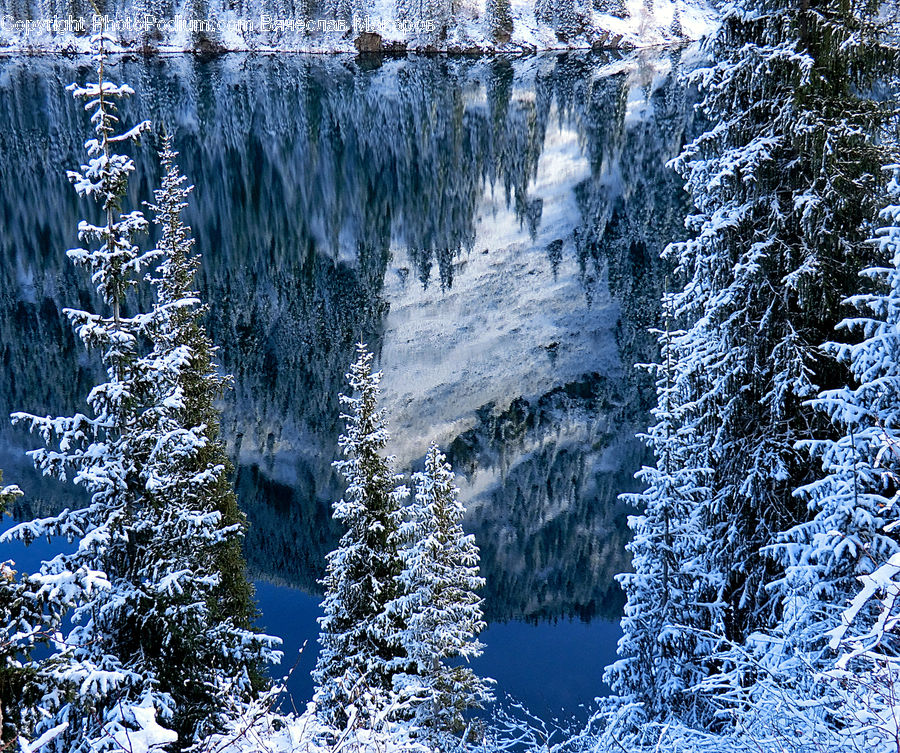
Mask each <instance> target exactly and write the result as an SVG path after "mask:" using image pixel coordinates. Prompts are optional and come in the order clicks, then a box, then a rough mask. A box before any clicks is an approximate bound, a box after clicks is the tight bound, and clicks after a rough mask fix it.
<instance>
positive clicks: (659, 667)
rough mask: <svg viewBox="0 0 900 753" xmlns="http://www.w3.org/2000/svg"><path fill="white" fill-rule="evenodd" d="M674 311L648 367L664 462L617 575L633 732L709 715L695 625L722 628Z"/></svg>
mask: <svg viewBox="0 0 900 753" xmlns="http://www.w3.org/2000/svg"><path fill="white" fill-rule="evenodd" d="M671 304H672V297H671V295H669V294H666V297H665V298H664V301H663V307H664V310H665V320H666V327H665V329H663V330H660V331H657V335H658V337H659V344H660V355H661V357H660V361H659V363H655V364H650V365H649V366H648V368H649V369H650V370H651V372H652V373H653V374H654V375H655V376H656V396H657V405H656V407H655V408H654V410H653V411H652V415H653V418H654V419H655V421H656V423H655V424H654V425H653V426H651V427H650V429H649V430H648V432H647V433H646V434H644V435H642V436H641V438H642V439H643V441H644V442H645V443H646V444H647V446H648V447H650V448H652V450H653V452H654V456H655V459H656V463H655V465H652V466H647V467H644V468H642V469H641V471H640V472H639V473H638V477H639V478H640V479H641V480H642V481H643V482H644V483H645V484H646V489H645V490H644V491H643V492H642V493H640V494H635V495H630V496H628V497H627V499H628V501H629V502H631V503H632V504H634V505H635V506H636V507H638V508H639V509H640V510H641V511H642V512H641V514H640V515H635V516H632V517H630V518H629V520H628V525H629V527H630V528H631V529H632V531H633V532H634V537H633V539H632V541H631V543H630V544H629V545H628V549H629V551H630V552H631V554H632V567H633V572H632V573H625V574H622V575H619V576H617V579H618V580H619V582H620V583H621V585H622V588H623V590H624V591H625V594H626V596H627V602H626V606H625V614H624V616H623V618H622V632H623V636H622V638H621V639H620V640H619V646H618V653H619V655H620V656H622V657H623V658H622V659H620V660H619V661H618V662H616V663H615V664H613V665H612V666H610V667H608V668H607V674H606V681H607V682H608V683H609V685H610V687H612V688H613V690H614V691H616V692H618V693H620V694H621V698H620V699H619V700H618V703H619V704H620V706H621V707H622V709H623V710H624V709H626V708H627V709H628V715H629V717H630V719H631V723H632V724H633V725H634V726H635V727H640V726H641V724H642V722H644V721H647V720H653V719H658V718H660V717H663V716H664V715H665V714H666V712H667V710H669V709H672V708H677V709H679V710H680V712H681V715H682V718H684V719H685V720H686V721H689V722H693V721H696V720H697V719H703V718H705V717H706V716H707V713H708V710H707V709H706V706H705V704H704V703H703V699H702V698H695V696H694V694H693V693H692V692H691V691H692V688H693V687H694V686H695V685H696V683H698V682H699V681H700V680H701V679H702V678H703V677H704V676H705V672H704V668H703V666H704V661H705V658H706V657H707V656H709V655H710V654H711V653H712V652H713V651H714V650H715V647H716V641H714V640H712V641H711V640H710V639H709V638H708V637H705V636H704V635H702V634H700V633H698V632H697V631H696V630H694V629H692V628H696V627H699V626H701V625H702V626H704V627H705V628H707V629H713V628H718V627H720V626H721V621H722V606H723V605H721V604H716V603H707V602H705V601H704V598H703V595H704V594H706V593H710V592H715V591H716V587H717V584H715V583H711V582H710V578H711V577H714V576H712V575H711V574H710V573H707V572H706V571H705V570H704V568H703V555H704V554H705V553H706V552H707V551H708V550H709V549H710V547H711V546H713V545H714V542H712V541H710V540H709V532H708V525H709V520H708V517H707V516H708V510H707V508H706V503H707V502H708V500H709V495H710V492H711V489H710V488H709V485H708V484H709V478H710V476H711V473H712V471H711V469H710V468H709V467H706V466H705V465H704V461H705V459H707V458H708V448H707V447H706V445H704V444H703V441H702V432H701V431H698V429H700V428H701V427H698V426H696V425H692V424H691V423H690V420H691V419H690V415H689V411H688V410H687V409H686V407H685V405H684V394H685V392H686V390H685V386H684V385H683V384H680V383H679V381H678V374H677V371H676V362H677V359H678V358H679V356H680V354H681V353H682V350H681V349H682V348H684V347H686V346H689V344H690V342H689V340H687V338H686V333H685V332H683V331H672V330H671V329H670V326H671ZM698 702H699V703H698Z"/></svg>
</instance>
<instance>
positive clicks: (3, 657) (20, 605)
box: [0, 472, 43, 748]
mask: <svg viewBox="0 0 900 753" xmlns="http://www.w3.org/2000/svg"><path fill="white" fill-rule="evenodd" d="M20 496H22V492H21V491H20V490H19V488H18V487H17V486H3V473H2V472H0V519H2V518H3V516H4V515H5V514H6V512H7V508H8V507H9V505H10V504H12V502H13V501H14V500H15V499H17V498H18V497H20ZM15 564H16V563H15V562H13V561H12V560H6V561H3V562H0V748H2V746H3V745H4V744H5V743H10V741H11V740H13V739H15V737H16V736H17V735H18V734H19V733H20V732H21V726H22V722H23V719H22V717H23V712H24V710H25V709H24V708H23V706H24V704H23V701H25V700H26V697H27V691H26V685H27V677H26V672H27V670H25V668H24V665H23V662H22V659H25V660H26V661H27V655H28V652H29V648H30V646H31V645H33V643H34V640H35V639H36V638H37V637H38V636H37V635H36V631H39V630H40V629H41V627H42V622H43V620H42V616H43V610H42V609H40V608H37V609H35V606H36V605H35V604H34V602H33V601H31V600H30V599H29V595H28V593H27V592H25V590H24V589H23V584H21V583H20V582H19V581H18V579H17V573H16V571H15V570H14V569H13V568H14V567H15ZM29 613H30V614H29ZM26 702H27V701H26ZM10 744H11V743H10Z"/></svg>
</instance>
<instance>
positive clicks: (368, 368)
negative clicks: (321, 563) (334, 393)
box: [313, 343, 408, 726]
mask: <svg viewBox="0 0 900 753" xmlns="http://www.w3.org/2000/svg"><path fill="white" fill-rule="evenodd" d="M372 358H373V356H372V354H371V353H370V352H369V351H368V349H367V348H366V346H365V345H364V344H363V343H359V344H358V345H357V359H356V361H355V362H354V363H353V365H352V366H351V367H350V371H349V373H348V374H347V381H348V383H349V385H350V389H351V394H350V395H341V396H340V399H341V403H342V404H343V405H345V406H347V409H348V413H345V414H342V417H343V419H344V421H345V422H346V428H345V431H344V433H343V434H342V435H341V436H340V439H339V440H338V444H339V446H340V448H341V452H342V453H343V455H344V456H345V459H344V460H340V461H335V466H336V467H337V468H338V469H339V470H340V472H341V473H342V474H343V476H344V478H345V479H346V480H347V490H346V492H345V493H344V496H343V498H342V499H341V500H340V501H338V502H337V503H335V505H334V518H335V519H336V520H338V521H339V522H340V523H342V524H343V525H344V526H345V528H346V533H344V535H343V536H342V537H341V540H340V545H339V546H338V548H337V549H335V550H334V551H333V552H331V553H330V554H329V555H328V558H327V570H326V574H325V577H324V579H323V580H322V585H323V586H324V587H325V598H324V600H323V602H322V609H323V611H324V613H325V614H324V616H323V617H320V618H319V625H320V627H321V634H320V636H319V642H320V644H321V646H322V649H321V652H320V654H319V659H318V663H317V664H316V668H315V671H314V672H313V678H314V680H315V682H316V693H315V701H316V703H317V704H318V708H319V713H320V715H321V716H322V718H323V719H324V720H326V721H327V722H329V723H331V724H333V725H335V726H342V725H343V724H344V723H345V722H346V721H347V719H348V709H349V707H350V706H351V705H355V706H356V707H357V710H358V711H359V712H360V713H361V714H365V713H367V712H366V710H365V709H364V708H363V705H364V704H363V702H362V700H361V699H363V698H364V697H365V696H366V695H369V696H371V697H373V698H374V699H375V700H374V702H371V703H369V704H368V705H369V706H370V707H372V706H374V709H372V708H370V709H369V710H370V711H372V710H374V711H378V710H383V708H384V707H386V706H387V705H389V704H390V703H391V698H392V694H393V677H394V675H395V674H396V673H397V672H398V670H399V669H400V668H402V666H403V664H404V663H405V662H406V658H405V656H404V653H405V652H404V648H403V645H402V642H401V638H400V631H401V628H402V625H401V623H400V622H399V620H398V619H397V617H396V615H395V614H394V613H389V612H388V609H387V606H388V604H389V603H390V602H391V601H392V600H393V599H394V598H396V597H397V596H398V594H399V590H398V589H399V583H400V581H399V576H400V574H401V572H402V571H403V561H402V560H401V558H400V544H401V539H400V525H401V523H402V517H403V503H404V500H405V499H406V497H407V495H408V490H407V489H406V487H404V486H402V485H400V479H401V477H400V476H398V475H396V474H395V473H394V472H393V468H392V459H391V458H386V457H384V456H383V455H382V451H383V450H384V447H385V446H386V444H387V441H388V439H389V434H388V430H387V426H386V423H385V416H384V411H383V410H379V409H378V393H379V383H380V381H381V373H380V372H375V373H373V372H372Z"/></svg>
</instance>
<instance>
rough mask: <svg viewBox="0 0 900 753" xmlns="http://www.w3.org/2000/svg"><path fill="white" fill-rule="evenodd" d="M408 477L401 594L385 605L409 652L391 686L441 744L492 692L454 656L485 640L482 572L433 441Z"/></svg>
mask: <svg viewBox="0 0 900 753" xmlns="http://www.w3.org/2000/svg"><path fill="white" fill-rule="evenodd" d="M413 483H414V487H415V496H414V498H413V502H412V504H411V505H410V506H409V507H408V508H407V515H408V517H409V519H408V520H407V522H405V523H404V524H403V526H402V530H401V535H402V537H403V541H404V546H403V550H402V552H401V554H402V557H403V564H404V566H403V572H402V573H401V575H400V582H401V584H402V587H403V593H402V595H401V596H400V597H399V598H397V599H396V600H395V601H394V602H393V603H392V604H390V605H389V607H388V608H389V610H390V611H396V612H398V613H399V614H400V617H401V620H402V622H403V624H404V626H405V627H404V630H403V632H402V633H401V640H402V643H403V646H404V648H405V650H406V657H407V659H408V671H409V674H404V675H398V677H397V678H396V679H395V687H396V688H397V690H398V691H399V692H400V693H401V695H404V694H405V695H407V696H409V697H412V698H414V699H415V701H414V703H415V707H416V713H415V717H414V722H415V723H416V724H417V725H418V726H420V727H421V728H423V729H424V730H426V731H427V733H428V736H429V737H430V739H431V740H433V741H434V742H435V743H436V744H438V745H441V744H442V741H443V740H444V738H445V737H446V735H447V733H449V734H451V735H453V734H460V733H462V732H464V731H465V730H466V727H467V724H469V723H470V721H471V720H470V719H467V716H466V712H467V711H469V710H472V709H479V708H483V707H484V705H485V704H486V703H487V702H488V701H489V700H490V699H491V695H490V691H489V689H488V686H489V681H486V680H484V679H482V678H480V677H478V676H477V675H476V674H475V672H474V671H473V670H472V669H471V667H468V666H465V665H464V664H460V663H459V662H458V661H457V660H459V659H464V660H465V661H466V662H468V661H470V660H471V659H474V658H477V657H478V656H480V655H481V652H482V648H483V647H484V646H483V644H482V643H480V642H479V641H478V638H477V636H478V634H479V633H480V632H481V631H482V630H483V629H484V627H485V623H484V615H483V613H482V610H481V599H480V598H479V596H478V595H477V593H476V592H477V591H478V590H479V589H481V588H482V587H483V586H484V578H482V577H481V576H480V575H479V574H478V562H479V554H478V547H477V545H476V544H475V537H474V536H471V535H466V534H465V532H464V531H463V528H462V519H463V516H464V515H465V508H464V507H463V506H462V504H461V503H460V501H459V497H458V495H459V490H458V489H457V488H456V486H455V485H454V483H453V471H452V470H451V468H450V465H449V464H448V463H447V459H446V457H445V456H444V454H443V453H442V452H441V451H440V450H439V449H438V447H437V445H436V444H434V443H432V444H431V446H430V447H429V448H428V453H427V454H426V456H425V469H424V471H422V472H420V473H416V474H414V475H413ZM450 739H451V740H452V738H450ZM455 744H458V740H457V741H455Z"/></svg>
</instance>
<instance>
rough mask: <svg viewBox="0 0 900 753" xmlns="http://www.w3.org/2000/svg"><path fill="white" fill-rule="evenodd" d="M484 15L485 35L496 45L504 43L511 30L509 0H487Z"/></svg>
mask: <svg viewBox="0 0 900 753" xmlns="http://www.w3.org/2000/svg"><path fill="white" fill-rule="evenodd" d="M484 17H485V36H486V37H487V38H488V39H490V40H492V41H494V42H496V43H497V44H498V45H504V44H506V43H507V42H508V41H509V40H510V37H511V36H512V31H513V19H512V11H511V9H510V5H509V0H487V3H486V5H485V14H484Z"/></svg>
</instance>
